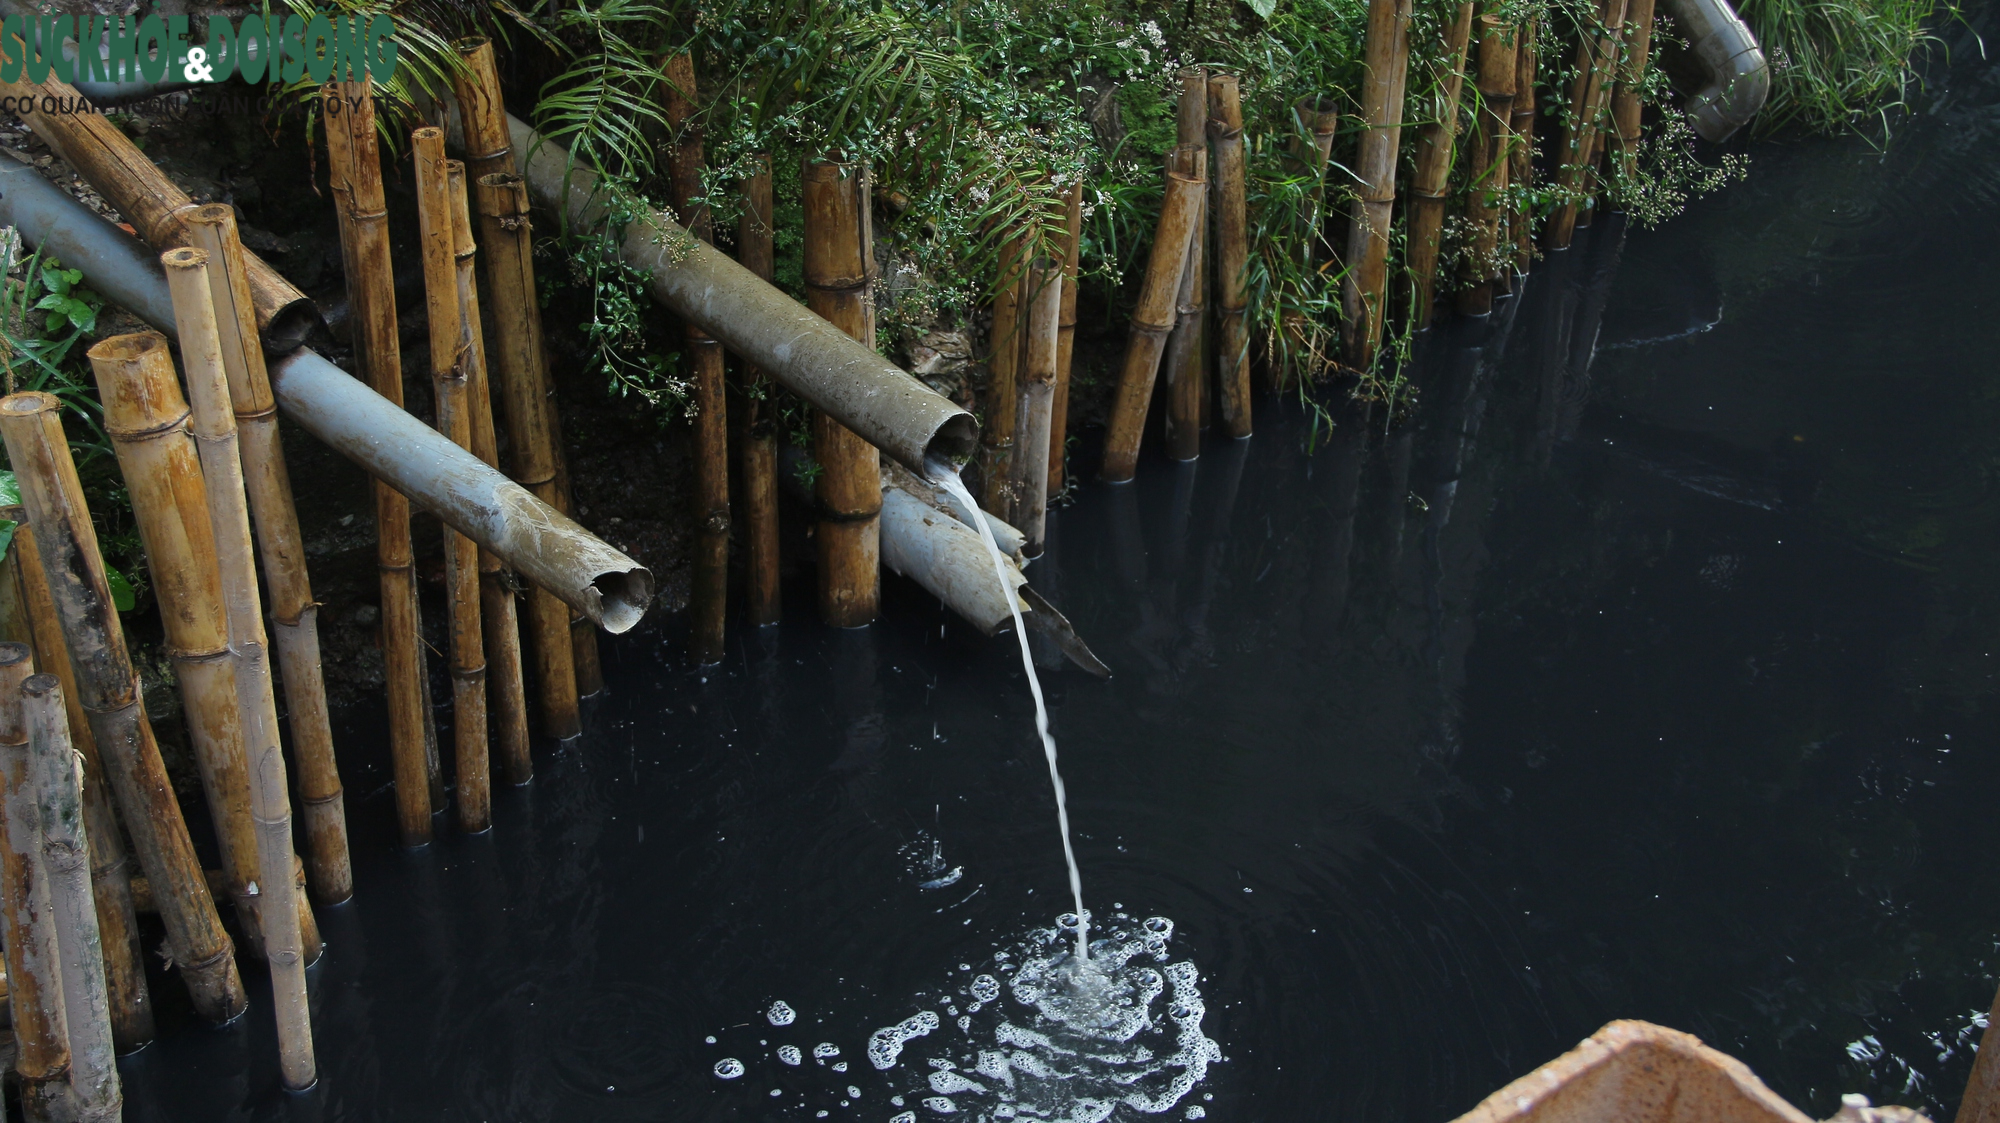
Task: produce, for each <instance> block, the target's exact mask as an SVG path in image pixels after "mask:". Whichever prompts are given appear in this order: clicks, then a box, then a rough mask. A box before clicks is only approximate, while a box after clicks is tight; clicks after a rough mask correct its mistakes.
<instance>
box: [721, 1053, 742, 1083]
mask: <svg viewBox="0 0 2000 1123" xmlns="http://www.w3.org/2000/svg"><path fill="white" fill-rule="evenodd" d="M741 1075H743V1062H742V1061H739V1060H737V1059H736V1058H735V1057H724V1058H722V1059H721V1060H719V1061H717V1062H715V1077H716V1079H718V1080H734V1079H736V1078H737V1077H739V1076H741Z"/></svg>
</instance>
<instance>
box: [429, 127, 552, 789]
mask: <svg viewBox="0 0 2000 1123" xmlns="http://www.w3.org/2000/svg"><path fill="white" fill-rule="evenodd" d="M446 169H447V174H446V185H445V186H446V190H447V192H448V193H449V194H450V202H451V249H452V263H453V265H454V267H455V269H456V276H455V279H456V286H455V291H456V292H457V294H458V316H459V323H460V324H462V325H463V331H464V333H465V335H466V336H467V337H468V340H469V341H470V343H471V351H470V353H469V361H468V363H467V367H466V383H467V387H468V389H469V391H470V394H469V396H468V402H467V405H468V408H469V409H470V410H471V412H472V454H473V455H474V456H477V457H479V459H480V460H481V461H482V462H484V463H485V464H487V465H488V466H489V467H493V468H498V467H499V466H500V438H499V435H498V434H497V433H495V432H494V429H493V394H492V385H491V382H490V381H489V379H488V377H487V366H486V336H485V332H484V331H483V330H482V329H481V326H480V315H479V282H478V281H477V280H476V279H474V277H473V275H472V273H473V266H472V260H473V258H474V257H476V256H477V255H478V246H477V245H476V244H475V243H474V241H473V239H472V212H471V209H470V207H469V206H468V204H467V200H466V193H465V176H466V171H465V166H464V165H463V164H460V163H458V162H457V161H450V162H447V164H446ZM514 584H515V582H514V577H513V574H511V573H508V572H506V571H505V566H504V565H503V564H502V563H501V561H500V555H498V554H496V553H494V552H493V551H491V550H489V549H486V548H484V547H481V548H480V551H479V610H480V615H481V622H482V627H481V635H482V637H483V638H484V640H485V642H486V665H487V668H488V673H487V679H486V682H487V695H488V697H487V705H488V706H489V707H491V710H492V713H491V718H492V721H491V725H492V732H493V740H494V742H495V743H496V745H497V746H498V749H499V756H500V775H501V776H502V777H503V778H504V779H505V780H506V781H507V782H508V783H509V784H513V785H515V786H516V787H519V786H520V785H522V784H525V783H527V782H529V781H530V780H532V779H534V775H535V769H534V764H533V763H532V762H531V761H530V759H529V757H528V691H527V684H526V682H525V680H524V677H523V675H522V670H521V622H520V619H519V617H518V615H517V613H516V611H515V607H514Z"/></svg>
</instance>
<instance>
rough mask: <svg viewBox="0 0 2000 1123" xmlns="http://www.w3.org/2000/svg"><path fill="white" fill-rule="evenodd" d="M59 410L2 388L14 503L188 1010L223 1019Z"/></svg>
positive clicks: (197, 889)
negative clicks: (29, 530) (28, 527)
mask: <svg viewBox="0 0 2000 1123" xmlns="http://www.w3.org/2000/svg"><path fill="white" fill-rule="evenodd" d="M61 410H62V404H61V403H60V402H59V401H58V400H57V399H56V398H55V396H54V395H52V394H42V393H33V392H30V393H21V394H12V395H9V396H8V397H6V398H4V399H0V439H4V440H5V442H6V445H7V459H8V461H9V463H11V464H12V465H13V468H14V473H15V477H16V479H17V480H18V481H19V482H20V486H21V500H22V505H23V506H25V507H26V508H27V509H28V519H29V521H30V522H31V523H32V524H33V525H34V527H35V550H36V554H37V556H38V558H39V559H40V561H41V568H42V572H43V573H45V574H47V575H48V577H49V591H50V594H51V596H52V599H53V600H54V601H55V605H56V612H57V615H58V617H59V618H60V619H61V621H62V627H63V634H64V635H65V636H66V637H67V638H68V640H69V656H70V664H71V666H72V667H73V668H75V672H76V679H77V690H78V693H79V694H80V695H81V696H82V702H83V709H84V712H85V713H86V714H87V715H88V717H89V722H90V731H91V734H92V736H94V737H95V738H96V741H97V748H98V751H99V752H100V753H101V754H102V755H103V758H104V766H105V772H106V774H107V775H108V776H109V777H110V780H111V788H112V790H113V791H114V792H115V793H116V794H117V796H118V805H119V807H120V809H121V810H122V811H123V812H124V819H125V829H126V831H127V832H128V833H129V834H130V835H131V838H132V849H133V850H134V852H136V853H137V854H138V856H139V865H140V866H141V868H143V869H144V870H145V872H146V878H147V880H148V881H149V882H150V883H151V885H152V887H153V894H154V899H155V900H156V901H157V902H158V904H159V908H160V919H161V920H162V921H164V922H165V924H166V929H167V947H168V950H169V951H170V952H171V954H172V955H173V959H174V963H175V964H176V965H177V966H178V967H179V968H180V972H181V978H182V981H183V982H185V983H186V984H187V988H188V992H189V994H190V995H191V996H192V997H193V999H194V1007H195V1011H196V1012H197V1013H198V1014H200V1016H201V1017H203V1018H205V1019H207V1020H209V1021H211V1022H227V1021H229V1020H231V1019H233V1018H235V1017H236V1016H237V1015H238V1014H241V1013H242V1012H243V1007H244V994H243V983H242V980H241V979H240V978H239V977H238V976H237V973H236V959H235V957H234V955H233V954H232V952H233V950H234V949H232V948H231V946H230V942H229V936H228V934H227V933H226V932H224V931H223V929H222V921H221V919H220V918H219V917H218V916H217V915H216V912H215V902H214V900H213V899H212V898H211V897H210V896H209V892H208V883H207V882H206V881H205V880H204V879H203V877H202V870H201V865H200V863H199V862H197V861H196V860H195V854H194V847H193V845H192V844H191V843H190V842H189V841H188V833H187V824H186V823H185V822H184V821H183V820H182V819H181V809H180V804H179V802H178V801H176V800H175V798H174V791H173V785H172V782H171V781H169V780H168V778H167V770H166V766H165V765H164V764H162V763H161V761H160V749H159V746H158V745H157V744H155V743H154V741H153V727H152V725H151V723H150V722H148V721H147V720H146V711H145V708H144V706H143V705H142V704H141V701H140V696H139V676H138V673H137V672H136V671H135V670H134V669H133V667H132V660H131V657H130V656H129V655H128V654H127V653H126V650H125V635H124V632H123V631H122V630H121V629H120V627H119V624H118V612H117V609H116V608H115V607H114V606H113V605H112V601H111V588H110V586H109V585H108V584H107V583H106V581H105V577H104V563H103V559H102V555H100V554H99V553H98V549H97V532H96V531H95V530H94V529H93V528H92V526H91V523H90V511H89V509H88V508H87V507H86V506H85V505H84V501H83V485H82V483H81V482H80V481H79V480H78V479H77V475H76V466H75V464H74V463H72V462H71V460H70V456H69V442H68V439H67V438H66V437H65V436H64V435H63V429H62V413H61Z"/></svg>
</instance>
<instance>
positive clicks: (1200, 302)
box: [1165, 66, 1212, 460]
mask: <svg viewBox="0 0 2000 1123" xmlns="http://www.w3.org/2000/svg"><path fill="white" fill-rule="evenodd" d="M1180 79H1181V96H1180V101H1179V104H1178V106H1177V112H1176V114H1175V121H1174V129H1175V133H1176V136H1177V138H1178V142H1179V144H1180V146H1181V147H1182V148H1196V149H1199V150H1200V151H1202V152H1203V153H1204V154H1205V153H1206V152H1207V151H1208V72H1207V71H1206V70H1203V69H1202V68H1201V67H1199V66H1190V67H1187V68H1186V69H1184V70H1182V71H1181V73H1180ZM1210 260H1212V259H1211V257H1210V255H1209V252H1208V192H1206V191H1203V192H1202V193H1201V199H1200V202H1198V203H1197V204H1196V210H1195V219H1194V229H1193V230H1191V231H1190V232H1189V234H1188V255H1187V261H1186V262H1185V263H1184V264H1183V265H1182V266H1181V285H1180V292H1179V293H1178V294H1176V297H1175V301H1174V303H1175V312H1176V316H1175V320H1174V330H1173V334H1172V335H1170V336H1168V337H1167V357H1166V363H1165V366H1166V371H1167V417H1166V440H1167V455H1168V456H1171V457H1173V458H1174V459H1175V460H1193V459H1195V458H1196V457H1198V456H1200V455H1201V406H1202V398H1203V391H1204V389H1205V388H1206V382H1207V380H1206V379H1205V378H1203V377H1202V376H1203V373H1204V367H1205V366H1206V365H1207V358H1208V355H1207V348H1206V347H1204V346H1203V338H1202V337H1203V334H1204V333H1203V331H1202V327H1203V320H1204V318H1205V313H1206V305H1207V303H1208V273H1207V270H1206V269H1205V268H1204V265H1205V264H1206V263H1207V262H1208V261H1210Z"/></svg>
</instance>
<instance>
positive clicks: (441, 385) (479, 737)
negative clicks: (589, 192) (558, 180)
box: [410, 125, 493, 834]
mask: <svg viewBox="0 0 2000 1123" xmlns="http://www.w3.org/2000/svg"><path fill="white" fill-rule="evenodd" d="M410 147H411V148H412V149H414V150H415V153H416V166H417V230H418V241H419V242H420V244H421V245H422V247H423V260H424V297H425V304H424V307H425V310H426V312H427V313H428V314H429V318H430V341H431V391H432V393H433V394H434V395H435V396H436V399H437V428H438V432H440V433H443V434H445V435H446V436H448V437H450V438H451V440H452V443H453V444H456V445H457V446H458V447H460V448H463V449H470V448H472V405H473V399H472V394H473V390H472V386H471V380H472V374H471V371H472V363H473V357H474V349H473V342H472V333H473V329H474V327H475V325H472V324H467V323H466V322H465V320H464V317H462V316H460V315H459V306H458V266H457V263H456V261H455V260H454V259H453V254H452V237H451V185H450V183H449V176H450V174H451V170H450V168H449V167H447V165H448V164H451V163H456V161H448V160H446V159H445V157H444V130H443V129H440V128H437V127H435V126H428V125H427V126H425V127H423V128H420V129H417V130H416V131H414V132H412V133H411V134H410ZM444 575H445V576H444V580H445V593H446V596H447V599H448V601H449V603H450V612H451V699H452V723H451V724H452V743H453V747H454V750H455V753H454V757H455V760H456V762H457V765H458V819H459V825H460V827H461V828H463V829H464V830H465V832H466V833H467V834H477V833H479V832H480V831H483V830H486V829H487V828H488V827H491V826H492V825H493V806H492V784H491V779H490V776H489V774H488V765H487V750H486V652H485V650H484V648H483V645H482V642H481V638H480V626H479V625H480V620H479V613H480V605H479V546H478V545H477V544H476V543H474V542H473V540H472V539H470V538H467V537H466V536H465V535H463V534H460V533H459V532H458V531H456V530H453V529H452V528H451V527H448V526H447V527H445V528H444Z"/></svg>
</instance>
